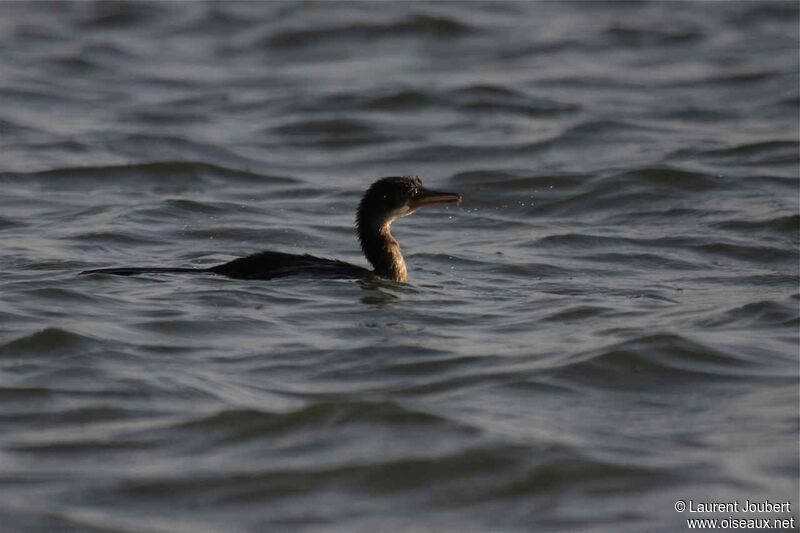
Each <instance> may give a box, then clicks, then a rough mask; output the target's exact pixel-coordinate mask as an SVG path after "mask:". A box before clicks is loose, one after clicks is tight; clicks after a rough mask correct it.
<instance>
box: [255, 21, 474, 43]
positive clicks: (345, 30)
mask: <svg viewBox="0 0 800 533" xmlns="http://www.w3.org/2000/svg"><path fill="white" fill-rule="evenodd" d="M473 31H474V30H473V29H472V28H471V27H470V26H469V25H467V24H465V23H463V22H459V21H457V20H455V19H453V18H448V17H440V16H433V15H424V14H420V15H414V16H411V17H408V18H406V19H403V20H398V21H393V22H384V23H381V22H375V23H353V24H348V25H343V26H338V27H324V28H310V29H302V30H286V31H283V32H280V33H278V34H277V35H272V36H269V37H267V38H266V40H265V44H266V45H267V46H269V47H270V48H273V49H277V50H285V49H295V48H304V47H308V46H319V45H322V44H332V43H334V42H338V43H341V42H353V43H360V42H363V41H371V40H376V39H385V38H387V37H406V36H409V37H411V36H414V37H432V38H453V37H461V36H464V35H466V34H469V33H471V32H473Z"/></svg>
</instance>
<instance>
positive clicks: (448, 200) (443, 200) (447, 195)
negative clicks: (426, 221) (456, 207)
mask: <svg viewBox="0 0 800 533" xmlns="http://www.w3.org/2000/svg"><path fill="white" fill-rule="evenodd" d="M459 202H461V195H460V194H456V193H454V192H438V191H429V190H428V189H420V190H419V192H417V194H416V196H415V197H414V199H413V200H412V201H411V204H410V206H409V207H411V208H412V209H419V208H420V207H427V206H429V205H438V204H457V203H459Z"/></svg>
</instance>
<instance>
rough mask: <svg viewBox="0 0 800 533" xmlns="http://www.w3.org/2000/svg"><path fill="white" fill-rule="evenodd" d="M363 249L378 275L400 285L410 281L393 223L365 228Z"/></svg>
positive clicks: (362, 238)
mask: <svg viewBox="0 0 800 533" xmlns="http://www.w3.org/2000/svg"><path fill="white" fill-rule="evenodd" d="M361 247H362V249H363V251H364V255H365V256H366V257H367V259H368V260H369V262H370V263H372V266H373V268H374V269H375V274H376V275H378V276H380V277H382V278H385V279H389V280H392V281H398V282H400V283H406V282H407V281H408V270H407V269H406V262H405V259H403V253H402V252H401V251H400V245H399V244H397V241H396V240H395V239H394V237H393V236H392V232H391V223H387V224H383V225H382V226H380V227H377V228H364V231H363V232H362V235H361Z"/></svg>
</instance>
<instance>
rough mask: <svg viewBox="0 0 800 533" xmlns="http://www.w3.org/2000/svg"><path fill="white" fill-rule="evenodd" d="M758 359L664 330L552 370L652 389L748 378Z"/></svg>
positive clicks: (616, 386)
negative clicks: (752, 359)
mask: <svg viewBox="0 0 800 533" xmlns="http://www.w3.org/2000/svg"><path fill="white" fill-rule="evenodd" d="M754 369H755V364H754V363H753V362H751V361H749V360H747V359H744V358H743V357H742V356H741V355H739V354H735V353H731V352H728V351H720V350H717V349H715V348H711V347H710V346H706V345H704V344H701V343H699V342H696V341H693V340H690V339H688V338H686V337H683V336H681V335H674V334H658V335H650V336H644V337H638V338H635V339H632V340H628V341H624V342H620V343H617V344H614V345H611V346H608V347H605V348H603V349H600V350H596V351H593V352H590V353H587V354H583V355H578V356H574V357H572V358H571V361H569V362H567V363H566V364H564V365H562V366H560V367H558V368H555V369H553V370H552V371H550V372H548V373H551V374H553V375H554V376H556V377H559V378H561V379H566V380H568V381H578V382H582V383H588V384H592V385H595V386H597V387H601V388H611V389H622V390H624V389H648V388H662V387H674V386H676V385H680V384H691V383H706V382H708V381H709V380H719V379H744V378H748V377H750V376H752V375H754V372H753V371H754Z"/></svg>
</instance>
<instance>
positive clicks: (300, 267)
mask: <svg viewBox="0 0 800 533" xmlns="http://www.w3.org/2000/svg"><path fill="white" fill-rule="evenodd" d="M460 201H461V196H459V195H458V194H455V193H450V192H436V191H431V190H428V189H426V188H424V187H423V186H422V180H421V179H420V178H419V177H418V176H403V177H389V178H381V179H379V180H378V181H376V182H375V183H373V184H372V185H371V186H370V188H369V189H367V192H366V193H365V194H364V196H363V198H361V203H359V205H358V212H357V214H356V230H357V232H358V240H359V241H360V242H361V250H362V251H363V252H364V255H365V256H366V257H367V260H368V261H369V262H370V263H371V264H372V267H373V270H368V269H366V268H363V267H360V266H357V265H352V264H350V263H345V262H344V261H337V260H334V259H325V258H321V257H314V256H313V255H296V254H287V253H283V252H260V253H257V254H253V255H249V256H246V257H241V258H239V259H234V260H233V261H230V262H228V263H223V264H221V265H217V266H214V267H211V268H163V267H143V268H100V269H96V270H86V271H84V272H81V274H115V275H119V276H130V275H133V274H144V273H179V272H181V273H186V272H191V273H211V274H220V275H223V276H228V277H229V278H235V279H259V280H268V279H274V278H281V277H285V276H293V275H297V274H305V275H310V276H314V277H321V278H365V277H371V276H378V277H380V278H384V279H388V280H392V281H397V282H401V283H405V282H407V281H408V271H407V269H406V262H405V260H404V259H403V254H402V253H401V252H400V245H398V244H397V241H396V240H395V239H394V237H392V233H391V231H390V230H391V226H392V222H394V221H395V220H396V219H398V218H400V217H404V216H408V215H410V214H411V213H413V212H414V211H416V210H417V209H420V208H422V207H427V206H431V205H437V204H446V203H457V202H460Z"/></svg>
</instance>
